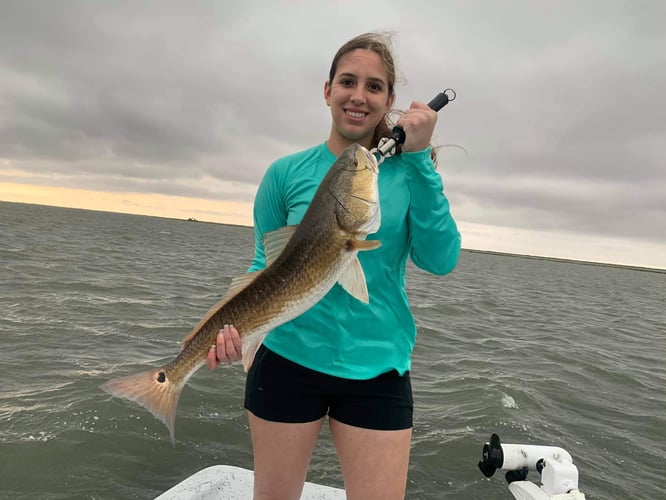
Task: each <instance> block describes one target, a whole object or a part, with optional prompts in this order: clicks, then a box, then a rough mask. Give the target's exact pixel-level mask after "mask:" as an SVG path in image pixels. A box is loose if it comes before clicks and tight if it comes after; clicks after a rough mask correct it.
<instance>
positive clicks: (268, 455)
mask: <svg viewBox="0 0 666 500" xmlns="http://www.w3.org/2000/svg"><path fill="white" fill-rule="evenodd" d="M248 419H249V421H250V434H251V435H252V449H253V452H254V500H272V499H275V500H292V499H293V500H298V499H300V498H301V492H302V491H303V483H304V482H305V478H306V476H307V473H308V466H309V465H310V458H311V457H312V452H313V450H314V447H315V445H316V443H317V437H318V436H319V431H320V430H321V426H322V423H323V422H324V419H323V418H321V419H319V420H315V421H314V422H307V423H304V424H285V423H282V422H271V421H269V420H264V419H262V418H259V417H257V416H255V415H254V414H253V413H252V412H248Z"/></svg>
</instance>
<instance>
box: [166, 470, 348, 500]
mask: <svg viewBox="0 0 666 500" xmlns="http://www.w3.org/2000/svg"><path fill="white" fill-rule="evenodd" d="M253 487H254V473H253V472H252V471H251V470H247V469H243V468H241V467H233V466H231V465H213V466H212V467H208V468H206V469H202V470H200V471H199V472H197V473H195V474H193V475H191V476H190V477H188V478H187V479H185V480H184V481H182V482H181V483H178V484H177V485H175V486H174V487H173V488H171V489H169V490H167V491H165V492H164V493H162V494H161V495H160V496H158V497H157V498H156V499H155V500H213V499H215V500H218V499H220V498H224V499H225V500H248V499H251V498H252V489H253ZM344 498H345V492H344V490H341V489H339V488H332V487H330V486H322V485H319V484H314V483H305V486H304V487H303V495H302V496H301V500H344Z"/></svg>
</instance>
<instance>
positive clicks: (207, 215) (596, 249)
mask: <svg viewBox="0 0 666 500" xmlns="http://www.w3.org/2000/svg"><path fill="white" fill-rule="evenodd" d="M0 200H2V201H10V202H18V203H32V204H37V205H50V206H58V207H67V208H80V209H86V210H100V211H104V212H118V213H127V214H134V215H148V216H155V217H165V218H171V219H183V220H185V219H189V218H195V219H197V220H199V221H202V222H215V223H220V224H233V225H241V226H249V227H251V226H252V225H253V220H252V203H250V202H236V201H223V200H220V201H216V200H207V199H200V198H189V197H185V196H173V195H163V194H149V193H135V192H123V193H115V192H106V191H89V190H85V189H76V188H60V187H49V186H41V185H32V184H19V183H6V182H5V183H0ZM454 216H455V210H454ZM457 222H458V228H459V230H460V232H461V234H462V246H463V248H465V249H471V250H481V251H491V252H502V253H511V254H517V255H530V256H538V257H552V258H560V259H571V260H579V261H589V262H598V263H606V264H617V265H627V266H639V267H648V268H655V269H666V248H664V246H663V245H658V244H656V243H651V242H647V241H633V240H627V239H619V238H610V237H595V236H590V235H580V234H571V233H549V232H544V231H533V230H528V229H521V228H511V227H499V226H488V225H484V224H476V223H470V222H466V221H464V220H459V219H457Z"/></svg>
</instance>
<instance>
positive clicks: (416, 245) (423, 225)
mask: <svg viewBox="0 0 666 500" xmlns="http://www.w3.org/2000/svg"><path fill="white" fill-rule="evenodd" d="M401 156H402V158H403V160H404V161H405V162H406V163H407V165H406V166H405V167H406V168H407V173H406V175H407V184H408V188H409V193H410V203H409V214H408V217H407V222H408V226H409V245H410V258H411V259H412V262H414V264H415V265H416V266H417V267H419V268H421V269H423V270H425V271H428V272H430V273H433V274H439V275H442V274H446V273H449V272H451V271H452V270H453V268H454V267H455V266H456V263H457V262H458V256H459V255H460V244H461V241H460V233H459V232H458V227H457V225H456V222H455V220H454V219H453V216H452V215H451V210H450V207H449V201H448V200H447V198H446V196H445V195H444V185H443V183H442V178H441V177H440V175H439V174H438V173H437V171H436V170H435V166H434V164H433V162H432V159H431V158H430V148H429V147H428V148H426V149H424V150H423V151H416V152H408V153H402V155H401Z"/></svg>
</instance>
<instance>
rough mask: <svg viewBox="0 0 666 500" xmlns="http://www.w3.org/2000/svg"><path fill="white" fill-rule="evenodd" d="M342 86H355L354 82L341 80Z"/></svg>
mask: <svg viewBox="0 0 666 500" xmlns="http://www.w3.org/2000/svg"><path fill="white" fill-rule="evenodd" d="M340 85H342V86H343V87H351V86H352V85H354V81H353V80H349V79H346V80H341V81H340Z"/></svg>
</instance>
